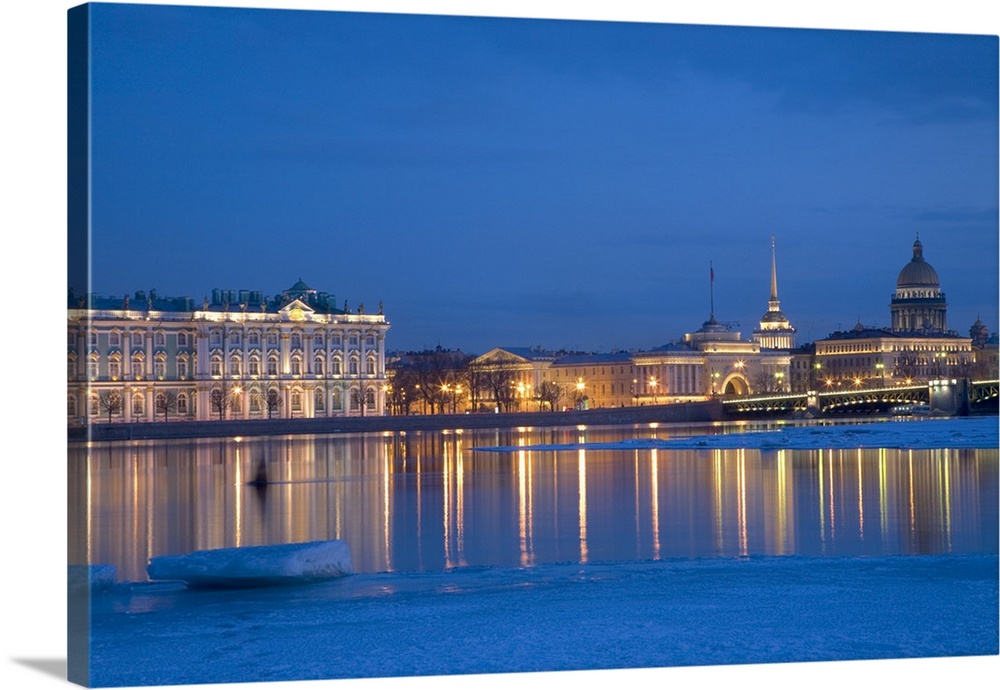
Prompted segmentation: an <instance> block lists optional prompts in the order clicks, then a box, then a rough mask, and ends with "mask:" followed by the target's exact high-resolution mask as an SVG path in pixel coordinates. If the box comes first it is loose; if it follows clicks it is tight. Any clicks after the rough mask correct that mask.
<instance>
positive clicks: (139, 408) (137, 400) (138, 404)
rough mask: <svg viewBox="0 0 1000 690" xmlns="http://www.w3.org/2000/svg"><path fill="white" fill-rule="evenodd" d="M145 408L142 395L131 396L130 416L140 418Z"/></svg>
mask: <svg viewBox="0 0 1000 690" xmlns="http://www.w3.org/2000/svg"><path fill="white" fill-rule="evenodd" d="M144 407H145V401H144V398H143V396H142V393H136V394H135V395H133V396H132V414H133V415H136V416H141V415H142V414H143V408H144Z"/></svg>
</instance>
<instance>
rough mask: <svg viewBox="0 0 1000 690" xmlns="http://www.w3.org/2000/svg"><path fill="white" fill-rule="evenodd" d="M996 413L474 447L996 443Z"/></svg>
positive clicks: (770, 447) (812, 446)
mask: <svg viewBox="0 0 1000 690" xmlns="http://www.w3.org/2000/svg"><path fill="white" fill-rule="evenodd" d="M997 422H998V418H997V417H996V416H983V417H948V418H940V419H937V418H927V419H918V420H912V419H907V420H894V421H882V422H870V423H862V424H823V423H815V424H808V425H795V424H794V423H790V424H789V425H788V426H785V427H782V428H779V429H772V430H764V431H747V432H738V433H728V434H706V435H700V436H686V437H678V438H667V439H660V438H650V439H628V440H624V441H618V442H610V443H569V444H548V445H546V444H541V445H531V446H496V447H489V448H486V447H481V448H476V450H486V451H497V452H509V451H515V450H516V451H523V450H577V449H580V448H584V449H591V450H636V449H639V450H643V449H651V448H658V449H701V448H704V449H727V448H757V449H761V450H773V449H778V448H784V449H796V450H818V449H823V450H827V449H854V448H904V449H920V448H996V447H997V446H998V437H1000V427H998V423H997Z"/></svg>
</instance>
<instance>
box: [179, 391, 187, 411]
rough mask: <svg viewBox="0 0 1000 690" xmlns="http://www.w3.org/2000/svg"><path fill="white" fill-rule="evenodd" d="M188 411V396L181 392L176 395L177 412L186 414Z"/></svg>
mask: <svg viewBox="0 0 1000 690" xmlns="http://www.w3.org/2000/svg"><path fill="white" fill-rule="evenodd" d="M187 413H188V397H187V393H181V394H180V395H178V396H177V414H187Z"/></svg>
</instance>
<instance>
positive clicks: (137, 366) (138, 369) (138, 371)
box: [132, 357, 145, 381]
mask: <svg viewBox="0 0 1000 690" xmlns="http://www.w3.org/2000/svg"><path fill="white" fill-rule="evenodd" d="M144 375H145V368H144V367H143V365H142V357H133V358H132V378H133V379H135V380H136V381H138V380H140V379H141V378H143V376H144Z"/></svg>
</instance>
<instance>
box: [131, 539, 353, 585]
mask: <svg viewBox="0 0 1000 690" xmlns="http://www.w3.org/2000/svg"><path fill="white" fill-rule="evenodd" d="M146 572H147V573H148V574H149V577H150V579H152V580H180V581H182V582H184V583H185V584H187V586H188V587H264V586H268V585H283V584H301V583H304V582H313V581H317V580H328V579H331V578H335V577H341V576H343V575H349V574H351V573H352V572H353V569H352V566H351V551H350V548H349V547H348V545H347V542H345V541H342V540H339V539H335V540H331V541H314V542H305V543H298V544H275V545H267V546H243V547H234V548H228V549H210V550H207V551H194V552H192V553H188V554H182V555H176V556H155V557H153V558H151V559H150V560H149V566H148V567H147V568H146Z"/></svg>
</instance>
